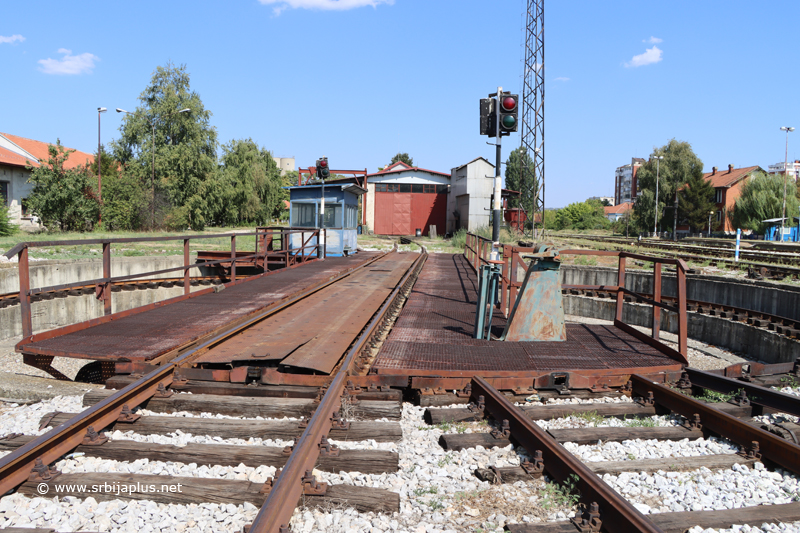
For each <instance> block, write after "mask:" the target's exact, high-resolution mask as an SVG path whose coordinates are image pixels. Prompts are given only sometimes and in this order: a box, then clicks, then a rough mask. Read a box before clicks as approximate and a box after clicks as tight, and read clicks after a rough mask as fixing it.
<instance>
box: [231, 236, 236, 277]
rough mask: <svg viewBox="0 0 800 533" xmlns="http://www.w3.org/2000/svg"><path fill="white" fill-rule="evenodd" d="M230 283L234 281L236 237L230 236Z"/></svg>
mask: <svg viewBox="0 0 800 533" xmlns="http://www.w3.org/2000/svg"><path fill="white" fill-rule="evenodd" d="M231 281H236V235H231Z"/></svg>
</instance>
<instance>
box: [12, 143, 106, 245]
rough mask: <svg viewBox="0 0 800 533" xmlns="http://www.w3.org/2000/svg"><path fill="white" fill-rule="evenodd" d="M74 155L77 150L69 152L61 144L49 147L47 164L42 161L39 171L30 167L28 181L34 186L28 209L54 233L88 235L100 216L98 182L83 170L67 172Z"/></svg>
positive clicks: (81, 168) (69, 170) (74, 169)
mask: <svg viewBox="0 0 800 533" xmlns="http://www.w3.org/2000/svg"><path fill="white" fill-rule="evenodd" d="M72 152H74V150H66V149H65V148H64V147H63V146H61V141H60V140H58V141H57V142H56V145H55V146H54V145H52V144H51V145H49V146H48V159H47V161H41V164H40V166H39V167H36V168H33V167H27V168H28V170H31V171H32V172H31V175H30V178H29V179H28V181H29V182H30V183H33V191H32V192H31V194H30V195H29V196H28V205H29V207H30V210H31V211H32V212H34V213H36V214H37V215H39V217H40V218H41V219H42V222H44V225H45V226H48V227H49V228H51V229H53V228H55V227H58V229H60V230H61V231H87V230H91V229H92V227H93V226H94V223H95V222H96V221H97V218H98V215H99V205H98V202H97V198H96V196H95V191H94V189H93V185H94V178H92V177H91V176H90V175H89V173H88V171H87V170H86V168H84V167H82V166H79V167H77V168H71V169H66V168H64V164H65V163H66V161H67V158H68V157H69V154H70V153H72Z"/></svg>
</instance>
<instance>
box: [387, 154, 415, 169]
mask: <svg viewBox="0 0 800 533" xmlns="http://www.w3.org/2000/svg"><path fill="white" fill-rule="evenodd" d="M398 161H402V162H403V163H405V164H406V165H408V166H410V167H413V166H414V160H413V159H412V158H411V156H410V155H408V153H406V152H403V153H400V152H397V155H395V156H394V157H393V158H392V162H391V163H389V165H394V164H395V163H397V162H398Z"/></svg>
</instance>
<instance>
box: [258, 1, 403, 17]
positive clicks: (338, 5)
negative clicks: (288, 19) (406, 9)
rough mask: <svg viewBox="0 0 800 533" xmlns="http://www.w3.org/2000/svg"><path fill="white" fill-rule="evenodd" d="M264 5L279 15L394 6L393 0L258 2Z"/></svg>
mask: <svg viewBox="0 0 800 533" xmlns="http://www.w3.org/2000/svg"><path fill="white" fill-rule="evenodd" d="M258 1H259V2H261V3H262V4H264V5H274V6H275V7H274V8H273V9H272V10H273V11H274V12H275V14H276V15H280V14H281V12H282V11H284V10H286V9H320V10H323V11H346V10H348V9H356V8H359V7H364V6H372V7H378V5H380V4H388V5H392V4H394V0H258Z"/></svg>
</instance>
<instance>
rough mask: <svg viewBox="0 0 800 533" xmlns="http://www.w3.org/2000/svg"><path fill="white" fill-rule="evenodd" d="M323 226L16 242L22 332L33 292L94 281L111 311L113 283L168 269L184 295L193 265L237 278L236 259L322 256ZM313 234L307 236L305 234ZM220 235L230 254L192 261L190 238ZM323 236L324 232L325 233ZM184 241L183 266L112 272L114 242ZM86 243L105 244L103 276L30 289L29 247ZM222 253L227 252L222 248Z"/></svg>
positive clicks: (26, 333)
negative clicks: (292, 240)
mask: <svg viewBox="0 0 800 533" xmlns="http://www.w3.org/2000/svg"><path fill="white" fill-rule="evenodd" d="M320 231H322V232H324V231H325V230H324V229H323V230H320V229H317V228H302V229H297V228H286V227H283V226H270V227H257V228H256V230H255V232H252V233H251V232H247V233H221V234H213V235H173V236H164V237H121V238H112V239H84V240H64V241H38V242H21V243H19V244H17V245H16V246H14V247H13V248H12V249H11V250H9V251H8V252H6V253H5V254H4V255H5V256H6V257H9V258H11V257H13V256H14V255H17V258H18V270H19V301H20V315H21V319H22V335H23V337H26V338H27V337H30V336H31V335H32V334H33V324H32V318H31V296H33V295H37V294H41V293H45V292H51V291H59V290H68V289H72V288H76V287H85V286H86V285H91V284H94V285H95V294H96V296H97V299H98V300H102V301H103V314H104V315H110V314H111V284H112V283H115V282H120V281H128V280H133V279H138V278H146V277H149V276H153V275H158V274H165V273H167V272H175V271H181V270H182V271H183V278H184V281H183V291H184V295H188V294H189V293H190V291H191V279H190V276H189V271H190V270H191V269H192V268H198V267H207V266H213V265H223V264H224V265H228V264H229V265H230V278H231V281H235V280H236V263H237V262H239V263H240V264H241V263H242V262H246V261H250V260H252V261H253V262H254V263H256V264H258V263H259V260H262V261H263V263H264V266H265V267H267V265H268V264H276V263H282V264H284V266H286V267H288V266H291V265H292V264H295V263H298V262H305V261H309V260H311V259H313V258H314V256H315V255H316V258H320V257H321V256H322V255H323V252H322V248H321V247H320V245H319V236H320ZM307 233H310V236H308V237H307V238H306V234H307ZM293 234H300V235H301V236H302V238H303V239H304V241H303V243H302V245H301V246H299V247H296V248H290V247H289V246H290V245H289V239H288V236H289V235H293ZM251 236H252V237H255V244H256V250H255V252H254V253H252V254H249V255H245V256H241V255H238V254H237V253H236V238H237V237H251ZM315 236H316V237H317V240H316V243H315V244H309V243H310V242H311V240H312V239H313V238H314V237H315ZM220 237H230V239H231V246H230V252H229V253H230V258H227V257H226V258H225V259H218V260H201V261H199V262H195V263H190V248H189V245H190V242H191V241H192V240H202V239H213V238H220ZM323 238H324V233H323ZM276 239H280V242H281V244H280V246H281V248H280V249H279V250H275V249H274V248H273V243H274V242H275V240H276ZM175 240H182V241H183V266H179V267H172V268H165V269H160V270H153V271H148V272H142V273H139V274H129V275H125V276H116V277H112V276H111V245H112V244H120V243H131V242H160V241H175ZM86 244H102V246H103V256H102V258H103V276H102V277H101V278H95V279H91V280H82V281H78V282H72V283H65V284H61V285H51V286H46V287H37V288H34V289H31V287H30V264H29V259H28V249H29V248H47V247H53V246H81V245H86ZM220 253H228V252H226V251H224V250H223V251H221V252H220ZM275 257H280V258H281V259H283V261H270V258H275Z"/></svg>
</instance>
